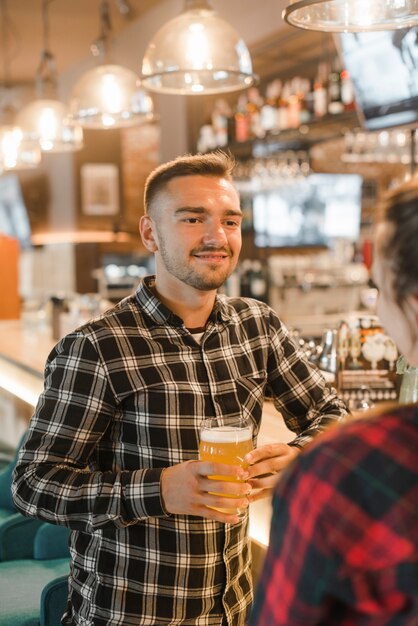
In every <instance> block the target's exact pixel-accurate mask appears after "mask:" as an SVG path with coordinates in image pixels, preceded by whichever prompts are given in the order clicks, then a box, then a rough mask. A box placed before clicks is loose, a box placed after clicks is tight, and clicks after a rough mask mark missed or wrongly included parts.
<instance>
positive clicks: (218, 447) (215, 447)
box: [199, 418, 253, 517]
mask: <svg viewBox="0 0 418 626" xmlns="http://www.w3.org/2000/svg"><path fill="white" fill-rule="evenodd" d="M252 434H253V427H252V423H251V421H250V419H246V418H239V419H236V420H234V421H224V420H222V419H218V418H205V419H203V420H202V423H201V426H200V446H199V458H200V460H201V461H213V462H215V463H225V464H226V465H239V466H241V467H242V468H244V469H247V467H248V465H247V464H246V463H245V461H244V457H245V455H246V454H247V453H248V452H250V451H251V450H252V449H253V440H252ZM209 478H212V479H214V480H224V481H229V482H239V481H238V479H236V478H233V477H232V476H218V475H213V476H209ZM218 495H220V494H218ZM225 497H228V498H234V496H225ZM231 504H232V503H231ZM217 510H218V511H221V512H222V513H232V512H233V511H234V508H233V507H231V508H225V509H219V508H218V509H217ZM237 513H238V515H239V516H240V517H243V516H244V514H245V510H244V509H238V510H237Z"/></svg>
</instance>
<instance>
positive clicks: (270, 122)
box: [260, 79, 282, 133]
mask: <svg viewBox="0 0 418 626" xmlns="http://www.w3.org/2000/svg"><path fill="white" fill-rule="evenodd" d="M281 89H282V84H281V81H280V80H278V79H275V80H273V81H272V82H270V83H269V84H268V85H267V88H266V98H265V100H264V104H263V106H262V108H261V118H260V123H261V127H262V129H263V131H264V133H268V132H273V133H274V132H276V131H277V130H278V120H277V102H278V99H279V96H280V92H281Z"/></svg>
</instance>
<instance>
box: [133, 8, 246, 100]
mask: <svg viewBox="0 0 418 626" xmlns="http://www.w3.org/2000/svg"><path fill="white" fill-rule="evenodd" d="M255 79H256V76H254V74H253V69H252V62H251V57H250V54H249V52H248V48H247V46H246V45H245V43H244V41H243V40H242V39H241V38H240V36H239V35H238V33H237V32H236V31H235V30H234V29H233V28H232V26H230V24H228V23H227V22H225V20H223V19H221V18H220V17H219V16H218V15H217V14H216V13H215V11H214V10H213V9H212V7H211V5H210V2H209V1H208V0H185V4H184V11H183V12H182V13H181V14H180V15H179V16H177V17H176V18H174V19H172V20H170V21H169V22H167V24H165V25H164V26H163V27H162V28H160V30H159V31H157V33H156V34H155V35H154V37H153V39H152V40H151V42H150V44H149V45H148V48H147V50H146V52H145V55H144V58H143V61H142V83H143V85H144V86H145V87H147V88H148V89H150V90H152V91H156V92H162V93H177V94H185V95H196V94H202V93H205V94H210V93H222V92H228V91H237V90H239V89H246V88H247V87H250V86H251V85H252V84H253V83H254V82H255Z"/></svg>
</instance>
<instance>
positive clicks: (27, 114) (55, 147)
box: [16, 99, 83, 152]
mask: <svg viewBox="0 0 418 626" xmlns="http://www.w3.org/2000/svg"><path fill="white" fill-rule="evenodd" d="M16 122H17V123H18V124H19V126H20V127H21V129H22V131H23V133H24V136H25V138H26V139H27V140H29V142H35V141H38V142H39V145H40V148H41V150H42V151H43V152H70V151H74V150H80V149H81V148H82V147H83V130H82V128H81V126H77V125H76V124H74V122H73V121H72V119H71V118H70V116H69V114H68V110H67V107H66V106H65V104H64V103H62V102H60V101H59V100H52V99H51V100H48V99H39V100H34V101H33V102H31V103H30V104H28V105H27V106H26V107H24V108H23V109H22V110H21V112H20V113H19V114H18V115H17V118H16Z"/></svg>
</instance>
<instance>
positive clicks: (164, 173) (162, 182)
mask: <svg viewBox="0 0 418 626" xmlns="http://www.w3.org/2000/svg"><path fill="white" fill-rule="evenodd" d="M234 165H235V161H234V159H233V158H232V157H231V156H229V155H228V154H226V153H225V152H222V150H216V152H210V153H208V154H195V155H190V154H188V155H185V156H181V157H178V158H177V159H174V161H169V162H168V163H164V164H163V165H160V166H159V167H157V168H156V169H155V170H154V171H153V172H151V174H150V175H149V176H148V178H147V180H146V183H145V192H144V208H145V213H149V212H150V210H152V208H153V207H152V204H153V201H154V198H155V196H156V195H157V193H158V192H159V191H161V190H162V189H163V188H164V187H165V186H166V185H167V183H168V182H169V181H170V180H172V179H173V178H178V177H180V176H216V177H219V178H226V179H227V180H232V170H233V168H234Z"/></svg>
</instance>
